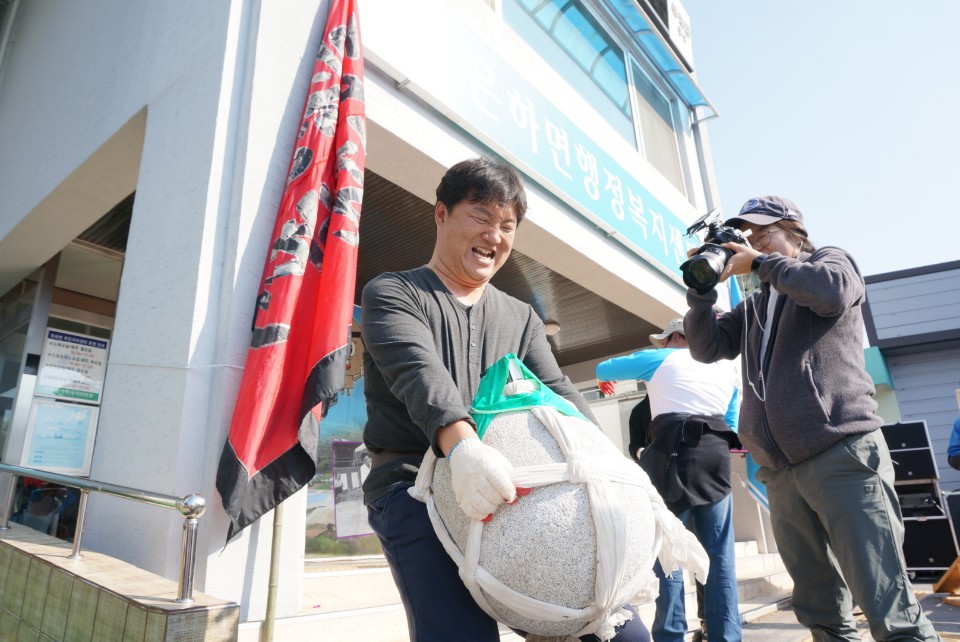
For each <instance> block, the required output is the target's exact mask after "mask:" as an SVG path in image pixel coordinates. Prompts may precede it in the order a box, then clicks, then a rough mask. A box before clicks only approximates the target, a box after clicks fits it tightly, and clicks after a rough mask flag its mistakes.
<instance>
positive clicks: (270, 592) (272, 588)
mask: <svg viewBox="0 0 960 642" xmlns="http://www.w3.org/2000/svg"><path fill="white" fill-rule="evenodd" d="M282 534H283V502H280V503H279V504H277V507H276V508H274V509H273V542H272V543H271V545H270V578H269V583H268V584H267V611H266V613H265V614H264V616H263V626H262V627H261V628H260V642H273V625H274V623H275V622H276V619H277V587H278V586H279V585H280V538H281V535H282Z"/></svg>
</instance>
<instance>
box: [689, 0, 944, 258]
mask: <svg viewBox="0 0 960 642" xmlns="http://www.w3.org/2000/svg"><path fill="white" fill-rule="evenodd" d="M681 2H682V4H683V6H684V7H685V8H686V10H687V12H688V13H689V14H690V22H691V30H692V37H693V54H694V64H695V67H696V69H695V71H696V76H697V82H698V84H699V85H700V88H701V89H702V90H703V91H704V93H705V94H706V95H707V97H708V98H709V99H710V101H711V102H712V103H713V105H714V107H716V108H717V111H719V113H720V117H719V118H716V119H713V120H711V121H708V122H709V124H708V131H709V135H710V142H711V149H712V152H713V165H714V169H715V171H716V177H717V184H718V187H719V191H720V198H721V201H722V205H723V211H724V215H725V216H728V217H729V216H734V215H735V214H736V212H737V210H738V209H739V208H740V205H741V204H743V202H744V201H746V200H747V199H748V198H750V197H752V196H756V195H761V194H779V195H781V196H785V197H787V198H790V199H791V200H793V201H794V202H795V203H796V204H797V206H798V207H799V208H800V210H801V211H802V212H803V215H804V219H805V222H806V227H807V231H808V232H809V233H810V238H811V240H812V241H813V242H814V243H815V244H816V245H818V246H823V245H837V246H840V247H842V248H844V249H846V250H848V251H849V252H850V253H851V254H852V255H853V257H854V258H855V259H856V260H857V262H858V263H859V265H860V268H861V271H862V272H863V274H864V275H873V274H881V273H884V272H891V271H894V270H902V269H906V268H912V267H919V266H924V265H931V264H935V263H942V262H945V261H954V260H958V259H960V37H958V36H957V31H958V29H960V0H922V1H919V2H892V1H890V0H887V1H879V2H878V1H876V0H874V1H872V2H871V1H869V0H841V1H840V2H837V1H829V2H828V1H827V0H807V1H805V2H780V1H778V0H737V1H736V2H723V1H721V0H681Z"/></svg>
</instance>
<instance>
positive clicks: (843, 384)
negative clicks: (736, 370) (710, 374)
mask: <svg viewBox="0 0 960 642" xmlns="http://www.w3.org/2000/svg"><path fill="white" fill-rule="evenodd" d="M759 277H760V281H761V289H760V291H759V292H755V293H754V294H752V295H751V296H750V297H748V298H747V299H746V300H744V301H742V302H741V303H740V304H738V305H737V307H736V308H735V309H734V310H732V311H731V312H728V313H727V314H724V315H723V316H721V317H720V318H719V319H718V318H717V317H716V315H715V314H714V311H713V304H714V303H715V302H716V300H717V293H716V291H715V290H711V291H710V292H708V293H706V294H702V295H700V294H697V293H696V292H695V291H694V290H692V289H691V290H689V291H688V292H687V303H688V304H689V305H690V310H689V311H688V312H687V314H686V317H685V318H684V331H685V334H686V338H687V342H688V343H689V345H690V353H691V354H692V355H693V358H694V359H696V360H698V361H703V362H707V363H709V362H713V361H717V360H719V359H732V358H734V357H736V356H738V355H741V356H742V364H743V394H742V399H743V404H742V405H741V407H740V427H739V433H738V436H739V437H740V440H741V441H742V442H743V444H744V445H745V446H746V447H747V448H749V450H750V453H751V454H752V455H753V457H754V459H755V460H756V461H757V463H759V464H760V465H762V466H766V467H768V468H773V469H776V470H780V469H783V468H789V467H790V466H793V465H795V464H798V463H800V462H802V461H804V460H806V459H808V458H810V457H813V456H814V455H817V454H819V453H821V452H823V451H824V450H826V449H827V448H829V447H830V446H832V445H833V444H835V443H836V442H837V441H839V440H840V439H842V438H844V437H846V436H847V435H853V434H859V433H867V432H871V431H873V430H876V429H878V428H879V427H880V426H881V425H883V420H882V419H881V418H880V417H878V416H877V415H876V409H877V404H876V402H875V401H874V399H873V395H874V392H875V389H874V386H873V382H872V381H871V379H870V376H869V375H868V374H867V372H866V368H865V366H864V357H863V318H862V315H861V311H860V306H861V305H862V304H863V302H864V301H865V299H866V289H865V286H864V282H863V278H862V277H861V276H860V272H859V270H858V269H857V266H856V264H855V263H854V262H853V259H852V258H851V257H850V256H849V255H848V254H847V253H846V252H844V251H843V250H841V249H839V248H835V247H825V248H821V249H819V250H817V251H816V252H814V253H813V254H809V253H806V252H802V253H801V254H800V255H799V257H798V258H796V259H793V258H789V257H786V256H782V255H780V254H771V255H770V256H769V257H767V259H766V260H765V261H763V263H761V264H760V270H759ZM770 286H773V287H774V288H776V290H777V292H779V293H780V296H779V297H778V301H777V304H776V308H775V310H774V313H773V314H774V318H773V323H772V324H771V326H770V327H771V330H770V337H769V339H768V341H767V348H766V355H765V358H764V360H763V363H764V368H763V372H762V373H761V372H760V371H759V369H758V365H759V363H760V359H759V357H760V354H759V350H760V343H761V336H762V333H763V330H762V328H763V326H764V322H765V320H766V316H767V307H768V306H767V303H768V301H769V300H770Z"/></svg>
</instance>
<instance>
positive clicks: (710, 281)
mask: <svg viewBox="0 0 960 642" xmlns="http://www.w3.org/2000/svg"><path fill="white" fill-rule="evenodd" d="M731 254H732V252H730V250H728V249H726V248H723V247H720V246H719V245H706V246H704V247H703V248H702V249H701V250H700V254H697V255H696V256H694V257H693V258H691V259H689V260H688V261H686V262H685V263H684V264H683V265H681V266H680V271H681V272H682V273H683V282H684V284H686V286H687V287H690V288H693V289H695V290H697V291H698V292H700V293H701V294H702V293H705V292H708V291H709V290H711V289H713V287H714V286H715V285H716V284H717V282H718V281H719V280H720V275H721V274H722V273H723V267H724V266H725V265H726V264H727V259H728V258H730V255H731Z"/></svg>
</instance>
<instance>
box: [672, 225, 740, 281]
mask: <svg viewBox="0 0 960 642" xmlns="http://www.w3.org/2000/svg"><path fill="white" fill-rule="evenodd" d="M719 218H720V209H719V208H717V209H714V210H711V211H710V212H707V213H706V214H704V215H703V216H701V217H700V218H699V219H697V220H696V222H694V224H693V225H691V226H690V227H688V228H687V235H688V236H692V235H694V234H696V233H697V232H699V231H700V230H702V229H706V230H707V232H706V234H705V235H704V239H703V241H704V243H703V245H701V246H700V249H699V250H697V253H696V254H695V255H693V256H692V257H690V258H689V259H687V260H686V261H684V262H683V264H681V265H680V272H681V273H682V274H683V282H684V284H686V286H687V287H690V288H693V289H694V290H696V291H697V294H706V293H707V292H709V291H710V290H712V289H713V288H714V287H715V286H716V285H717V282H718V281H719V280H720V275H721V274H723V268H724V267H726V265H727V261H728V260H730V257H731V256H733V252H731V251H730V250H728V249H727V248H725V247H722V246H721V245H720V244H721V243H742V244H743V245H746V244H747V237H745V236H744V235H743V233H742V232H741V231H740V230H738V229H735V228H732V227H729V226H727V225H723V224H722V223H720V221H719V220H718V219H719Z"/></svg>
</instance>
